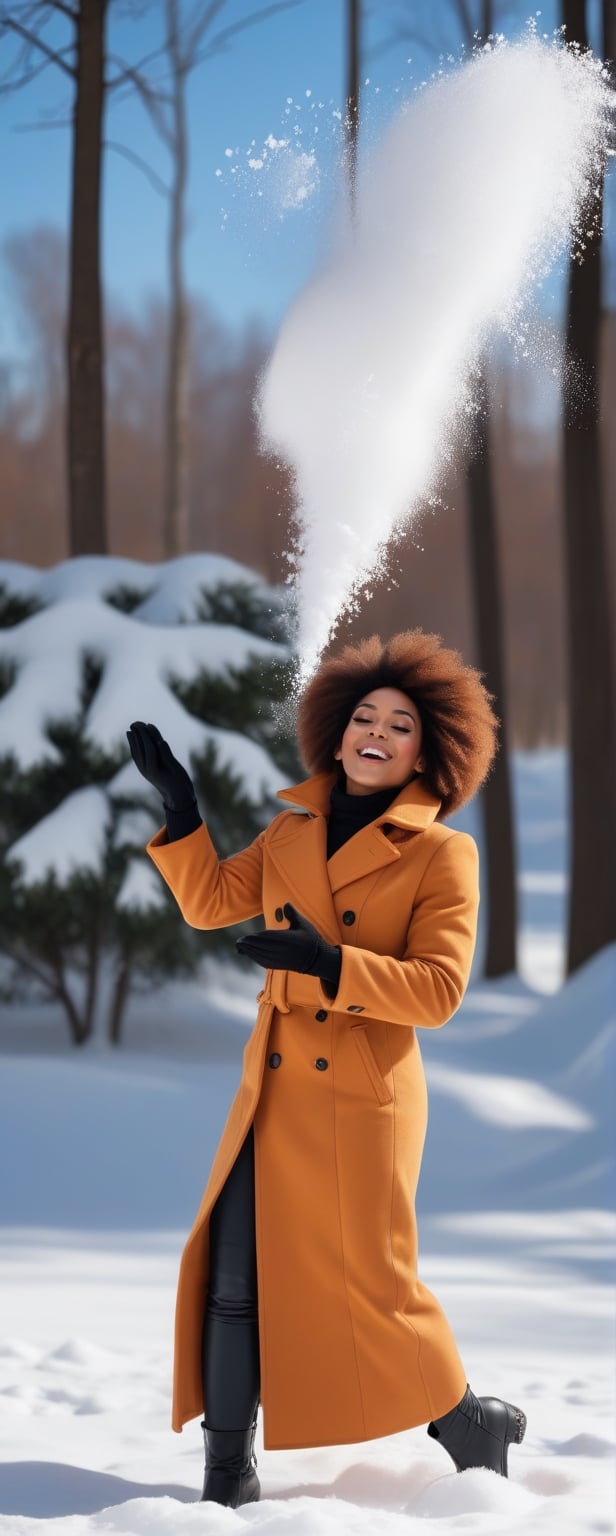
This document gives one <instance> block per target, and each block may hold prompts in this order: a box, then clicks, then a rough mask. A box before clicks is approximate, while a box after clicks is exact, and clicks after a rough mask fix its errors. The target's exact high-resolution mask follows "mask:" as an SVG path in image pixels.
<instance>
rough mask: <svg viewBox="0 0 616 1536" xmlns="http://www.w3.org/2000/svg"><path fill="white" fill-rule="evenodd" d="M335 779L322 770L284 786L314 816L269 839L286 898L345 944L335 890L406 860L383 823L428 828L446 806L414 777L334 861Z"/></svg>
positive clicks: (283, 795)
mask: <svg viewBox="0 0 616 1536" xmlns="http://www.w3.org/2000/svg"><path fill="white" fill-rule="evenodd" d="M335 783H336V773H335V772H333V773H317V774H313V775H312V777H311V778H309V779H305V780H304V781H303V783H301V784H295V785H294V786H293V787H292V788H289V789H281V790H279V791H278V796H279V799H281V800H288V801H290V802H291V804H293V805H297V806H299V807H300V808H301V809H302V810H305V811H308V812H309V820H308V822H306V819H305V817H303V816H297V817H296V816H292V817H291V818H290V822H287V824H286V827H285V828H284V831H282V830H281V831H280V832H279V833H277V834H276V836H275V837H273V838H272V840H271V842H270V843H269V852H270V856H271V858H272V859H273V861H274V863H275V864H276V866H277V868H278V871H279V873H280V875H281V876H282V878H283V881H284V888H283V890H284V900H285V901H292V902H293V904H294V905H295V906H296V907H297V908H298V909H299V911H300V912H303V913H304V916H305V917H307V918H309V919H310V921H311V922H313V923H314V924H315V926H316V927H317V928H318V929H319V930H320V932H321V933H322V934H323V935H324V937H325V938H327V939H329V941H330V943H332V944H336V943H339V942H340V930H339V927H338V920H337V918H336V913H335V910H334V906H333V902H332V897H333V895H334V894H335V892H336V891H339V890H342V889H344V888H346V887H347V886H348V885H351V884H352V883H353V882H354V881H355V880H361V879H362V878H363V876H364V875H373V874H375V873H376V872H377V871H378V870H379V869H383V868H385V866H386V865H387V864H392V863H395V862H396V860H397V859H399V858H400V849H399V848H398V847H396V845H395V843H392V842H391V841H390V839H389V838H388V837H387V836H386V835H385V833H384V831H383V830H382V826H383V823H384V822H393V823H394V825H395V826H398V827H403V828H405V830H407V831H412V832H423V831H425V829H426V827H429V826H430V825H431V824H432V822H433V821H434V819H435V817H436V815H437V814H438V811H439V808H440V804H441V802H440V800H438V799H437V798H436V797H435V796H434V795H431V794H429V793H428V791H427V790H426V789H425V788H424V786H423V784H422V781H421V779H414V780H413V782H412V783H411V784H405V785H404V787H403V788H402V789H401V790H400V793H399V795H397V796H396V798H395V800H394V801H392V804H391V805H388V806H387V809H386V810H385V811H384V812H383V814H382V816H377V817H375V819H374V821H371V822H369V823H368V825H367V826H365V827H362V828H361V829H360V831H359V832H357V833H356V834H355V836H354V837H351V838H349V839H348V841H347V842H346V843H343V844H342V847H341V848H338V849H337V851H336V853H334V854H332V857H331V859H328V858H327V852H326V847H327V822H326V816H327V815H328V814H329V810H330V798H329V797H330V793H331V789H332V786H333V785H334V784H335ZM281 905H282V902H281Z"/></svg>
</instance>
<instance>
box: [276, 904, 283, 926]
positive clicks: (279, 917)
mask: <svg viewBox="0 0 616 1536" xmlns="http://www.w3.org/2000/svg"><path fill="white" fill-rule="evenodd" d="M274 917H275V919H276V922H277V923H281V922H282V919H283V917H284V912H283V910H282V907H276V911H275V913H274Z"/></svg>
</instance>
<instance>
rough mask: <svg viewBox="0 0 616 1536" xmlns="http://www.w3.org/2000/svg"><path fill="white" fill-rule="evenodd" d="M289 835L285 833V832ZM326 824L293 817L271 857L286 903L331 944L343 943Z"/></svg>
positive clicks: (319, 819) (275, 840)
mask: <svg viewBox="0 0 616 1536" xmlns="http://www.w3.org/2000/svg"><path fill="white" fill-rule="evenodd" d="M285 831H286V829H285ZM326 845H327V822H326V819H325V817H324V816H323V815H321V816H311V817H305V816H294V817H293V820H292V821H291V824H290V827H289V829H288V831H286V835H285V836H284V837H280V836H278V837H274V838H272V840H271V842H270V843H269V844H268V853H269V855H270V858H271V860H272V863H273V864H275V865H276V868H277V870H278V872H279V874H280V875H281V876H282V879H283V881H284V885H283V890H284V892H285V898H284V899H285V901H291V902H292V903H293V906H294V907H297V909H298V911H299V912H301V913H302V914H303V916H304V917H307V918H308V920H309V922H311V923H314V926H315V928H318V930H319V933H321V934H322V935H323V938H324V939H327V941H328V943H329V944H339V943H340V930H339V927H338V919H337V917H336V913H335V911H334V904H333V901H332V891H331V886H330V883H329V880H328V878H327V858H326V852H327V849H326Z"/></svg>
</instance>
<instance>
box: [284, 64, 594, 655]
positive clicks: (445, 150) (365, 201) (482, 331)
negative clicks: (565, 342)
mask: <svg viewBox="0 0 616 1536" xmlns="http://www.w3.org/2000/svg"><path fill="white" fill-rule="evenodd" d="M608 101H609V90H608V84H607V76H606V72H605V70H603V69H602V66H601V64H600V62H599V61H597V60H595V59H593V58H590V57H588V56H581V55H579V54H575V53H573V52H572V51H570V50H567V49H565V48H564V47H563V46H559V45H556V44H553V45H548V44H545V43H543V42H540V41H539V40H538V38H537V37H536V36H534V35H531V36H529V37H527V38H526V39H525V40H524V41H523V42H521V43H513V44H509V43H505V41H504V40H502V41H501V40H499V43H498V45H497V46H491V47H489V48H487V49H485V50H483V51H482V52H481V53H479V54H478V55H477V57H475V58H473V59H472V60H471V61H470V62H468V63H465V64H463V65H462V66H460V67H458V68H457V69H454V70H452V72H451V73H450V74H448V75H446V76H444V77H443V78H441V79H438V80H437V81H436V82H435V83H433V84H430V85H429V86H428V87H427V88H426V89H425V90H423V91H422V92H421V93H420V94H419V95H418V96H417V98H416V99H415V100H414V101H412V102H411V103H410V104H409V103H407V104H405V106H404V108H403V110H402V112H401V113H400V115H399V116H398V118H397V120H396V121H395V122H394V124H393V126H392V127H391V128H390V129H389V131H388V133H387V134H386V136H385V138H384V140H383V142H382V144H381V145H380V147H379V148H378V150H377V151H376V152H375V153H374V154H373V155H372V156H371V158H370V159H369V160H368V163H367V165H366V167H365V169H364V170H363V171H362V172H361V174H360V176H359V180H358V194H357V213H356V220H355V225H354V228H353V230H349V229H348V227H346V224H345V223H344V222H343V221H344V219H345V209H346V199H345V198H344V197H340V198H339V199H338V205H337V220H338V224H337V229H336V232H335V236H334V239H333V242H332V249H331V253H330V256H329V259H328V260H327V262H326V264H325V265H324V266H323V268H322V270H321V271H319V272H318V273H317V274H316V276H315V277H314V278H313V279H312V280H311V281H310V282H309V283H308V284H307V285H306V287H305V288H304V289H303V291H302V292H301V293H300V294H299V296H298V298H297V299H296V300H295V301H294V303H293V305H292V307H291V309H290V312H289V314H288V316H287V318H286V320H285V321H284V323H283V326H282V329H281V332H280V335H279V338H278V341H277V344H276V347H275V349H274V353H273V356H272V358H271V360H270V362H269V365H268V367H267V369H266V371H265V374H264V377H263V380H262V384H261V389H260V400H259V410H260V422H261V431H262V437H263V441H264V445H265V446H266V447H267V448H268V449H269V450H273V451H275V452H277V453H279V454H281V455H282V456H283V457H284V458H285V459H286V460H287V461H288V463H289V464H290V465H291V466H292V468H293V470H294V473H295V479H296V498H297V517H298V537H297V546H296V549H295V550H294V551H292V552H291V554H290V557H289V558H290V564H291V571H292V572H293V570H295V572H296V574H295V582H296V589H297V600H298V615H299V648H300V654H301V658H302V665H301V674H300V676H301V678H302V679H305V676H306V675H307V674H308V673H309V672H310V670H311V668H312V666H313V665H314V664H315V662H316V660H317V658H318V655H319V653H320V651H321V649H322V648H323V646H324V645H325V644H326V642H327V640H328V638H329V637H330V634H331V632H332V629H333V627H334V626H335V622H336V620H337V618H338V616H339V615H340V613H341V612H342V611H344V609H345V608H347V607H350V608H351V610H352V609H353V607H354V606H356V605H357V598H358V589H359V588H361V586H362V585H363V583H364V582H365V580H366V578H367V576H368V574H369V572H370V571H371V570H374V568H375V567H376V568H378V567H379V566H380V565H382V561H383V556H384V549H385V545H386V543H387V540H388V539H389V538H390V536H391V535H392V533H395V532H396V531H397V530H399V528H400V526H401V524H402V522H403V521H404V519H405V517H406V516H407V515H408V514H409V513H410V512H411V511H412V509H413V508H414V507H415V506H416V505H417V504H418V501H419V498H420V497H421V496H424V495H426V494H430V493H433V491H434V486H435V482H436V479H437V476H438V474H439V472H440V469H441V468H442V466H443V463H444V462H445V460H446V457H447V453H448V452H449V451H450V449H451V441H452V435H455V434H457V433H459V432H461V431H463V430H467V428H468V422H469V418H470V417H472V413H473V409H474V407H473V402H472V379H471V378H470V373H471V370H472V366H473V363H474V362H475V361H476V359H477V357H478V355H479V350H480V348H481V347H482V346H483V345H485V344H486V342H487V340H488V338H489V336H490V334H491V333H494V332H495V331H496V330H498V328H499V327H502V328H504V329H505V330H506V331H508V332H509V334H511V335H513V337H514V338H515V337H516V335H519V334H520V333H521V331H522V329H523V326H525V325H526V324H527V322H526V321H525V320H524V319H523V308H522V306H523V304H524V303H525V302H526V301H527V300H528V298H529V297H530V294H531V292H532V289H533V285H534V284H535V282H536V281H537V280H538V278H539V277H543V276H545V274H546V272H547V271H548V270H549V268H550V266H551V264H552V263H553V262H554V260H555V259H556V257H557V256H561V255H562V254H563V253H564V251H565V250H566V249H567V247H568V246H569V245H570V244H571V243H572V242H573V241H574V240H575V238H576V237H577V236H579V237H580V238H583V235H584V233H585V231H586V228H587V226H588V224H589V223H590V222H591V221H592V217H593V214H594V213H596V212H597V208H598V205H597V202H596V199H595V200H594V201H593V195H594V189H595V187H596V183H597V180H598V175H599V169H600V164H601V160H602V157H603V155H604V152H605V143H606V133H607V118H608ZM579 220H582V224H581V228H578V221H579ZM524 337H525V342H526V340H527V332H526V331H524Z"/></svg>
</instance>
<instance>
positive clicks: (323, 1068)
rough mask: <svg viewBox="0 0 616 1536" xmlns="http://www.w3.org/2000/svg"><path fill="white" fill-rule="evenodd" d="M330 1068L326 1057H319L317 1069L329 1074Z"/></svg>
mask: <svg viewBox="0 0 616 1536" xmlns="http://www.w3.org/2000/svg"><path fill="white" fill-rule="evenodd" d="M328 1066H329V1062H328V1061H327V1060H326V1058H325V1056H317V1059H316V1061H315V1067H316V1068H317V1069H318V1071H319V1072H327V1068H328Z"/></svg>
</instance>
